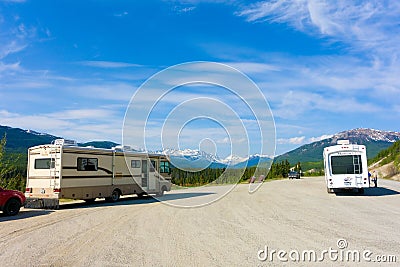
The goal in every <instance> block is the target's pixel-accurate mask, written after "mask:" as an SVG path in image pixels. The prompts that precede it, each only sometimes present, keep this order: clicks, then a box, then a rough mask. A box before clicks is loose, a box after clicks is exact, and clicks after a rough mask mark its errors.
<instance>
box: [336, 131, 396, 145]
mask: <svg viewBox="0 0 400 267" xmlns="http://www.w3.org/2000/svg"><path fill="white" fill-rule="evenodd" d="M332 139H333V140H332V141H333V142H336V141H337V140H338V139H349V140H350V141H353V142H354V141H362V142H368V141H375V142H379V141H381V142H389V143H394V142H396V141H397V140H399V139H400V133H398V132H393V131H382V130H376V129H369V128H356V129H352V130H348V131H343V132H340V133H337V134H335V135H334V136H333V138H332Z"/></svg>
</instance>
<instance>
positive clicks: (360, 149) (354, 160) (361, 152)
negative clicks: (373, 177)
mask: <svg viewBox="0 0 400 267" xmlns="http://www.w3.org/2000/svg"><path fill="white" fill-rule="evenodd" d="M324 168H325V181H326V187H327V191H328V193H333V192H334V189H356V190H357V191H358V192H359V193H361V194H362V193H364V188H367V187H369V186H370V184H369V177H368V165H367V151H366V148H365V146H364V145H356V144H350V142H349V140H338V142H337V145H334V146H329V147H326V148H324Z"/></svg>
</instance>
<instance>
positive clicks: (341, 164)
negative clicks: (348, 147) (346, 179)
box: [331, 155, 362, 174]
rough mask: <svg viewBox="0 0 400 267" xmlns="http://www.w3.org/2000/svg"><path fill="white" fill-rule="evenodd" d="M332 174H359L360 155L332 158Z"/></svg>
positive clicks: (360, 170) (360, 167)
mask: <svg viewBox="0 0 400 267" xmlns="http://www.w3.org/2000/svg"><path fill="white" fill-rule="evenodd" d="M331 166H332V174H361V173H362V163H361V156H360V155H353V156H332V157H331Z"/></svg>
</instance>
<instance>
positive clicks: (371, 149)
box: [275, 128, 400, 164]
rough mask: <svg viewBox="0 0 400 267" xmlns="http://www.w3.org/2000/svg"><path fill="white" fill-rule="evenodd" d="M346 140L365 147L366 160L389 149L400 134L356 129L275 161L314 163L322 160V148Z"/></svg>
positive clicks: (293, 151) (399, 138)
mask: <svg viewBox="0 0 400 267" xmlns="http://www.w3.org/2000/svg"><path fill="white" fill-rule="evenodd" d="M341 139H346V140H349V141H350V143H352V144H359V145H366V147H367V155H368V158H371V157H374V156H375V155H376V154H377V153H378V152H379V151H381V150H382V149H385V148H387V147H389V146H390V145H391V144H393V143H394V142H396V141H398V140H400V133H399V132H394V131H382V130H376V129H369V128H356V129H352V130H347V131H342V132H339V133H337V134H334V135H333V136H332V137H330V138H326V139H323V140H320V141H316V142H312V143H310V144H305V145H303V146H301V147H298V148H296V149H294V150H292V151H289V152H287V153H285V154H283V155H280V156H278V157H276V159H275V160H276V161H281V160H286V159H287V160H289V162H290V163H291V164H294V163H296V162H299V161H300V162H315V161H321V160H322V151H323V149H324V147H327V146H331V145H335V144H337V141H338V140H341Z"/></svg>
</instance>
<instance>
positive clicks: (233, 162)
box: [156, 149, 271, 168]
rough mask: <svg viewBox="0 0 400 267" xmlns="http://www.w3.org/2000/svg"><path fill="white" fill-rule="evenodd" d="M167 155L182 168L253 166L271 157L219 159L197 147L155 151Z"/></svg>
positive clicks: (254, 156)
mask: <svg viewBox="0 0 400 267" xmlns="http://www.w3.org/2000/svg"><path fill="white" fill-rule="evenodd" d="M156 153H161V154H164V155H168V156H169V157H170V159H171V162H172V163H173V164H174V165H176V166H180V167H184V168H205V167H210V168H225V167H227V166H231V167H235V168H236V167H237V168H242V167H245V166H246V165H247V166H249V167H250V166H255V165H257V164H258V163H259V162H266V161H271V158H270V157H268V156H265V155H259V154H255V155H250V156H249V157H239V156H234V155H230V156H228V157H226V158H225V159H220V158H219V157H218V156H217V155H213V154H209V153H207V152H204V151H200V150H197V149H184V150H178V149H164V150H162V151H156Z"/></svg>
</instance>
